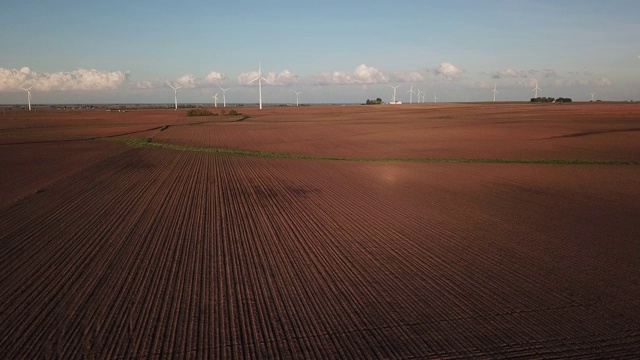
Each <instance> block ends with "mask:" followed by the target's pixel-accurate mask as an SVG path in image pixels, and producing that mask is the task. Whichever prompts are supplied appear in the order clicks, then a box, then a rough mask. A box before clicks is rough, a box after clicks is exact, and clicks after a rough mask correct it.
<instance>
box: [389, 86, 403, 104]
mask: <svg viewBox="0 0 640 360" xmlns="http://www.w3.org/2000/svg"><path fill="white" fill-rule="evenodd" d="M399 86H400V85H396V86H393V85H389V87H391V88H392V89H393V103H394V104H395V103H396V90H398V87H399Z"/></svg>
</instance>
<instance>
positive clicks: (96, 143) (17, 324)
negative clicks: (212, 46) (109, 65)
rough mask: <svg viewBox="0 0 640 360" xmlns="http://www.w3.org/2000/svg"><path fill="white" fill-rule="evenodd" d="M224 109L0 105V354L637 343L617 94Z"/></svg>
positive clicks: (339, 352)
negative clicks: (531, 100)
mask: <svg viewBox="0 0 640 360" xmlns="http://www.w3.org/2000/svg"><path fill="white" fill-rule="evenodd" d="M218 110H220V108H219V109H218ZM237 110H238V111H240V112H242V113H244V114H243V116H234V117H229V116H215V117H187V116H186V111H185V110H179V111H170V110H136V111H129V112H126V113H118V112H106V111H98V110H83V111H62V110H60V111H54V110H39V111H37V112H35V113H27V112H20V111H16V110H13V112H10V111H7V112H6V115H4V117H0V169H1V171H0V188H1V189H2V191H1V192H0V294H2V296H0V324H1V326H0V354H2V356H0V358H6V359H19V358H25V359H36V358H50V359H55V358H60V359H62V358H63V359H72V358H90V359H91V358H95V359H119V358H123V359H124V358H127V359H128V358H144V359H147V358H218V359H222V358H230V359H231V358H301V359H309V358H317V359H327V358H349V359H351V358H392V359H414V358H438V359H446V358H568V357H583V358H589V357H592V358H634V357H635V356H637V354H639V353H640V227H639V226H638V219H640V146H639V144H640V104H626V103H619V104H611V103H582V104H577V103H576V104H528V103H520V104H518V103H514V104H501V103H496V104H419V105H418V104H414V105H406V106H405V105H402V106H335V107H328V106H327V107H321V106H317V107H299V108H295V107H292V108H286V107H278V108H265V109H264V110H263V111H261V112H260V111H258V110H257V109H253V108H238V109H237Z"/></svg>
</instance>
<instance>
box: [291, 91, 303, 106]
mask: <svg viewBox="0 0 640 360" xmlns="http://www.w3.org/2000/svg"><path fill="white" fill-rule="evenodd" d="M291 91H293V92H294V93H295V94H296V106H300V105H299V103H298V96H300V94H302V92H297V91H295V90H291Z"/></svg>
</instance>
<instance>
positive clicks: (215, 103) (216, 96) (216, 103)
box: [213, 93, 218, 107]
mask: <svg viewBox="0 0 640 360" xmlns="http://www.w3.org/2000/svg"><path fill="white" fill-rule="evenodd" d="M213 107H218V93H216V94H215V95H213Z"/></svg>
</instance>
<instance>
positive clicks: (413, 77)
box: [390, 71, 425, 82]
mask: <svg viewBox="0 0 640 360" xmlns="http://www.w3.org/2000/svg"><path fill="white" fill-rule="evenodd" d="M390 80H391V81H392V82H421V81H424V80H425V75H424V74H423V73H421V72H419V71H398V72H394V73H393V74H391V76H390Z"/></svg>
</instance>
